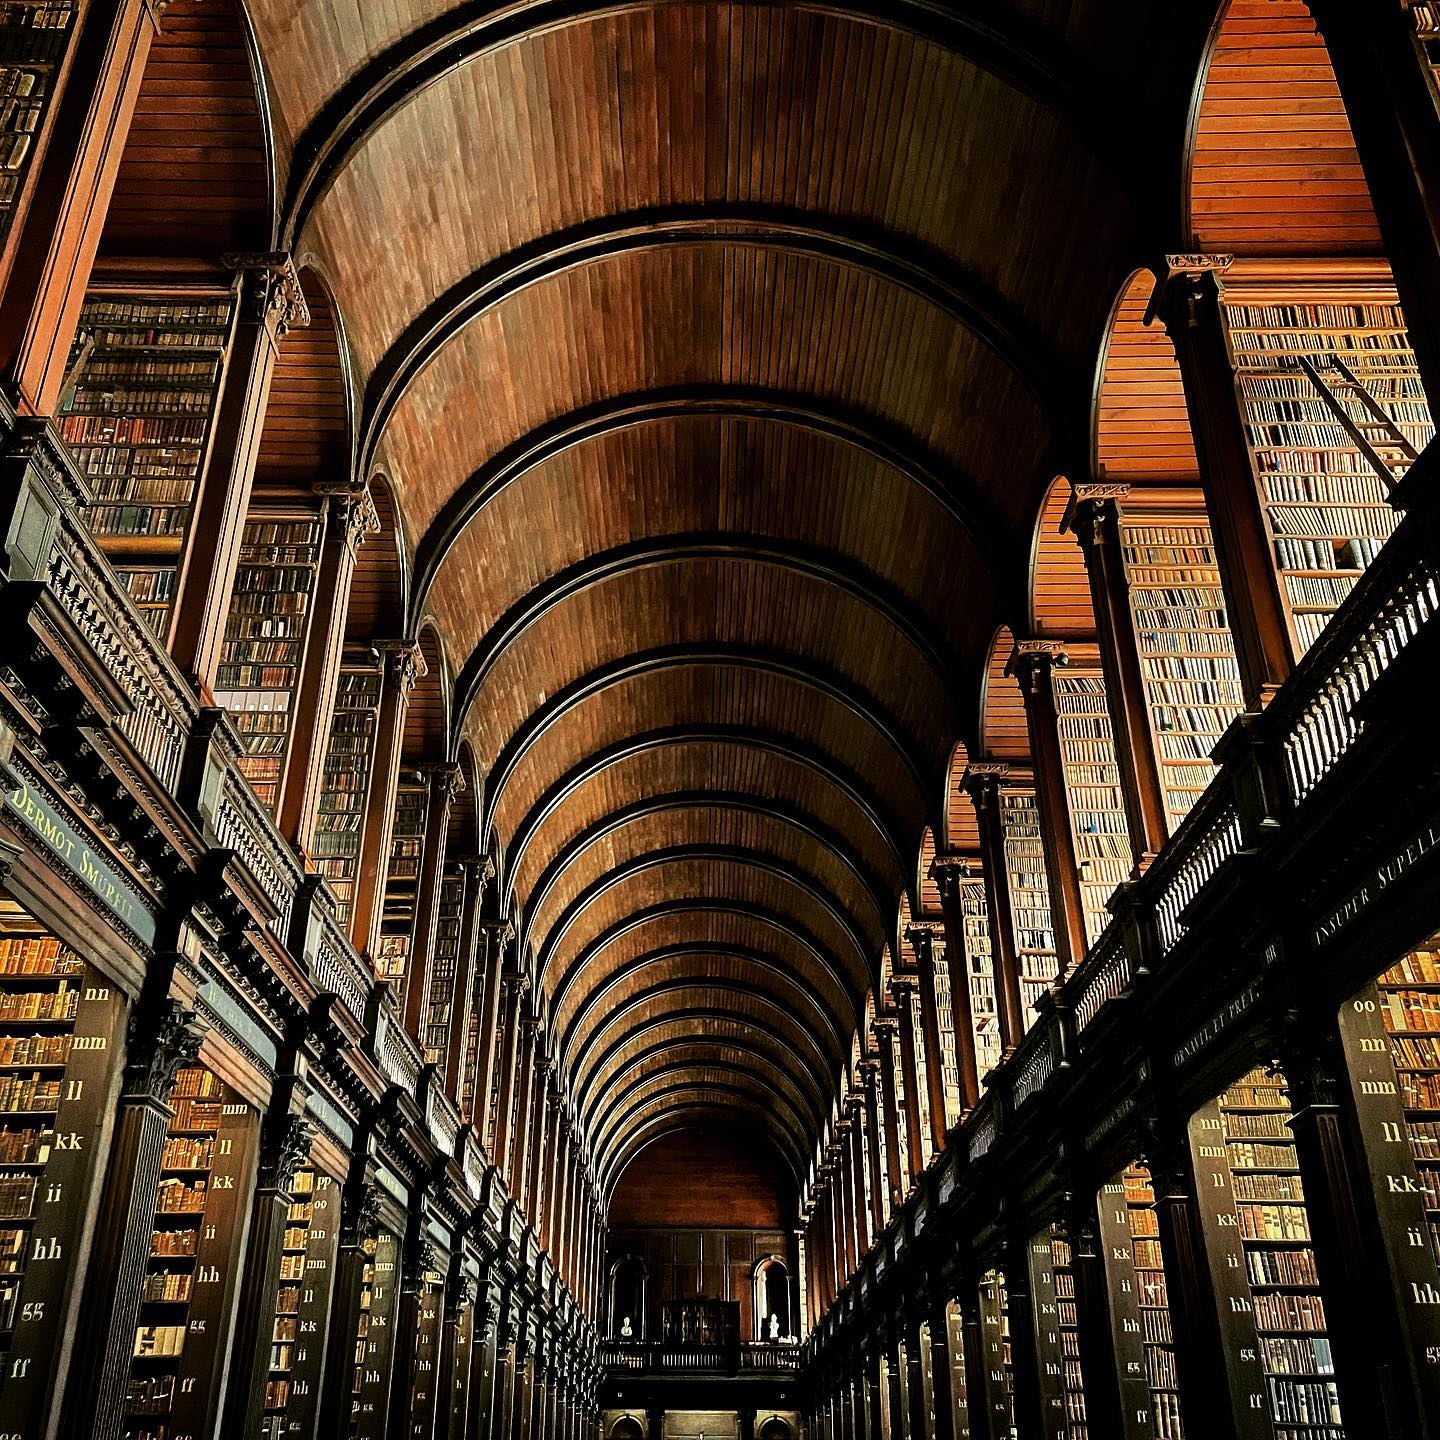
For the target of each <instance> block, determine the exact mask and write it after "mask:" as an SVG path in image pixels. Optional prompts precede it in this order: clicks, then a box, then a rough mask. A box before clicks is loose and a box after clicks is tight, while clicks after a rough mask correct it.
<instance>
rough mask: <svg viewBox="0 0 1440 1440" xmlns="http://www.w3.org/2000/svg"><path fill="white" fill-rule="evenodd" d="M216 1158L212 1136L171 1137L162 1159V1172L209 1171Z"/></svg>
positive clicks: (168, 1137) (167, 1141)
mask: <svg viewBox="0 0 1440 1440" xmlns="http://www.w3.org/2000/svg"><path fill="white" fill-rule="evenodd" d="M214 1158H215V1139H214V1137H213V1136H210V1135H170V1136H167V1137H166V1140H165V1149H164V1151H163V1152H162V1154H161V1157H160V1168H161V1169H162V1170H208V1169H209V1168H210V1165H211V1163H212V1161H213V1160H214Z"/></svg>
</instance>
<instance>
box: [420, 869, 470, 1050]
mask: <svg viewBox="0 0 1440 1440" xmlns="http://www.w3.org/2000/svg"><path fill="white" fill-rule="evenodd" d="M464 894H465V886H464V883H463V882H462V880H461V878H460V876H459V875H444V876H442V877H441V879H440V907H439V915H438V917H437V921H436V925H435V950H434V954H433V956H432V958H431V961H430V997H429V1008H428V1013H427V1015H426V1019H425V1036H424V1045H423V1048H424V1051H425V1059H426V1061H427V1062H429V1063H430V1064H431V1065H441V1066H443V1065H444V1063H445V1051H446V1049H447V1047H448V1046H449V1043H450V1012H451V1010H452V1009H453V1008H454V1004H455V972H456V968H457V966H458V965H459V962H460V903H461V900H462V899H463V897H464Z"/></svg>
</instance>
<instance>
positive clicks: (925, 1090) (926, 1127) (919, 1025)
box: [898, 985, 938, 1169]
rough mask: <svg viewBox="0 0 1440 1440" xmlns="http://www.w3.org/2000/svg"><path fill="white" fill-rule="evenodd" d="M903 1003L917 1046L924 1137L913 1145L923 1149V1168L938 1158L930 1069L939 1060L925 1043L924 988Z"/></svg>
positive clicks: (918, 1110) (914, 989)
mask: <svg viewBox="0 0 1440 1440" xmlns="http://www.w3.org/2000/svg"><path fill="white" fill-rule="evenodd" d="M898 1003H899V1004H901V1005H906V1006H908V1007H909V1010H910V1029H909V1035H910V1038H911V1043H912V1044H913V1045H914V1047H915V1090H916V1095H915V1113H916V1114H917V1115H918V1116H919V1117H920V1134H919V1135H918V1136H911V1144H912V1145H918V1146H919V1148H920V1157H921V1168H922V1169H923V1168H924V1167H925V1166H926V1165H928V1164H929V1163H930V1161H931V1160H932V1159H933V1158H934V1154H935V1136H934V1133H933V1131H932V1129H931V1126H930V1085H929V1075H930V1066H931V1065H933V1064H934V1063H936V1059H937V1058H938V1057H932V1056H931V1054H930V1047H929V1046H928V1045H927V1044H926V1043H925V1002H924V1000H923V999H922V998H921V995H920V987H919V986H918V985H912V986H911V987H910V989H909V990H907V991H906V992H905V994H904V995H903V996H902V997H901V998H900V999H899V1002H898ZM905 1037H906V1030H905V1027H904V1026H901V1028H900V1043H901V1044H902V1045H903V1044H904V1043H905Z"/></svg>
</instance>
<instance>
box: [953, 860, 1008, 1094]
mask: <svg viewBox="0 0 1440 1440" xmlns="http://www.w3.org/2000/svg"><path fill="white" fill-rule="evenodd" d="M960 910H961V914H962V916H963V917H964V926H965V929H964V944H965V972H966V978H967V980H968V982H969V985H970V1018H971V1023H972V1027H973V1029H974V1031H975V1066H976V1069H977V1070H978V1071H979V1076H978V1078H979V1079H980V1080H984V1078H985V1077H986V1076H987V1075H988V1074H989V1073H990V1072H991V1071H992V1070H993V1069H994V1068H995V1067H996V1066H997V1065H998V1064H999V1063H1000V1056H1001V1053H1002V1050H1003V1046H1002V1045H1001V1041H1000V1013H999V1010H998V1008H997V1003H996V999H995V960H994V954H993V952H992V950H991V946H990V911H989V907H988V906H987V905H986V903H985V882H984V880H982V879H980V878H979V877H976V878H975V879H964V880H961V881H960Z"/></svg>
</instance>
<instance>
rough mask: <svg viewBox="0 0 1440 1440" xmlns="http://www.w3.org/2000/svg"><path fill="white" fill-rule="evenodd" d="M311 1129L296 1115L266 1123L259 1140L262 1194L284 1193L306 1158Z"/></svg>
mask: <svg viewBox="0 0 1440 1440" xmlns="http://www.w3.org/2000/svg"><path fill="white" fill-rule="evenodd" d="M314 1138H315V1127H314V1126H313V1125H312V1124H311V1123H310V1122H309V1121H308V1120H306V1119H304V1118H303V1117H302V1116H300V1115H290V1114H285V1115H279V1116H276V1117H274V1118H273V1119H270V1120H267V1121H266V1124H265V1128H264V1131H263V1133H262V1134H261V1137H260V1171H259V1179H258V1181H257V1184H258V1186H259V1188H260V1189H262V1190H281V1191H288V1190H289V1189H290V1187H291V1186H292V1185H293V1184H294V1183H295V1176H296V1174H297V1173H298V1171H299V1169H300V1167H301V1165H303V1164H304V1163H305V1161H306V1160H308V1159H309V1157H310V1142H311V1141H312V1140H313V1139H314Z"/></svg>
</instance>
